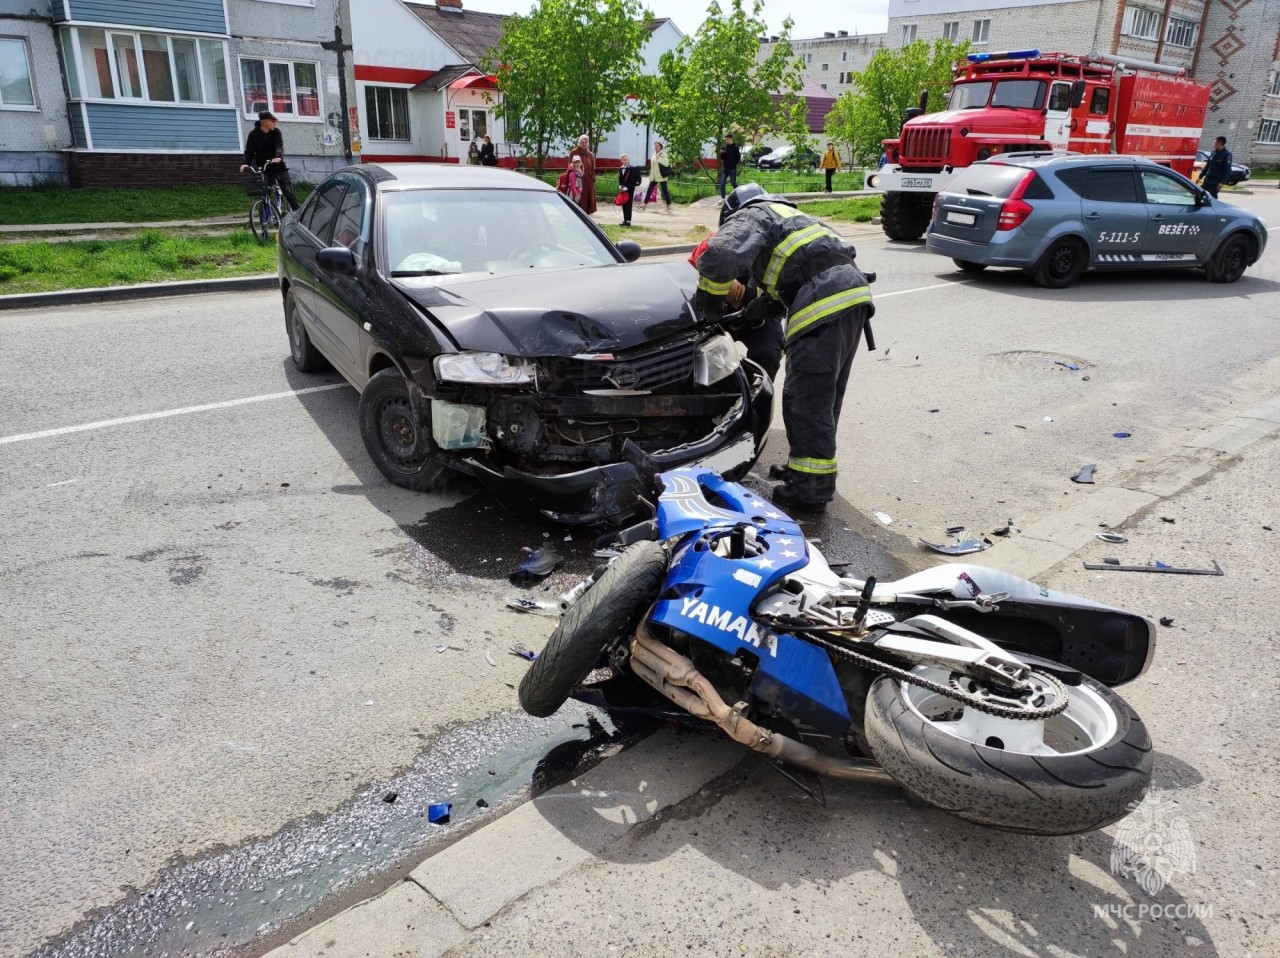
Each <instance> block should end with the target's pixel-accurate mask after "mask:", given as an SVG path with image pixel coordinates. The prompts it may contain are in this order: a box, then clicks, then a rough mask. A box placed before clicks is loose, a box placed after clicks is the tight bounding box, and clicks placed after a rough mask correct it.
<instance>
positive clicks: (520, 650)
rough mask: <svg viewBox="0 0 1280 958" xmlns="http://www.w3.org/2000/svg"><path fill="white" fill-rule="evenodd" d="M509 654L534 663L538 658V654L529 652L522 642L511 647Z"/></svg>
mask: <svg viewBox="0 0 1280 958" xmlns="http://www.w3.org/2000/svg"><path fill="white" fill-rule="evenodd" d="M507 654H508V655H514V656H515V657H516V658H517V659H524V660H525V661H526V662H532V661H533V660H534V659H536V658H537V657H538V653H537V652H531V651H529V650H528V649H526V648H525V647H524V645H523V644H522V643H520V642H517V643H516V644H515V645H513V646H511V648H510V649H508V650H507Z"/></svg>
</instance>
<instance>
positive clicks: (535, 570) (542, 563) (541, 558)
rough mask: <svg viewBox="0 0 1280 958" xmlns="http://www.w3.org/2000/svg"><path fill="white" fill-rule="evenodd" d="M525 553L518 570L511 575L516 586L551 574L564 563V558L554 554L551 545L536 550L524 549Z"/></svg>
mask: <svg viewBox="0 0 1280 958" xmlns="http://www.w3.org/2000/svg"><path fill="white" fill-rule="evenodd" d="M524 551H525V553H526V555H525V557H524V559H523V561H521V563H520V568H518V569H517V570H516V571H515V572H513V573H512V574H511V581H512V582H513V583H514V584H516V585H527V584H529V583H531V582H533V581H535V580H537V579H541V578H544V577H546V576H548V575H550V574H551V571H552V570H553V569H554V568H555V567H556V566H558V565H559V564H560V563H561V562H563V561H564V556H562V555H561V554H560V553H558V552H556V547H555V546H554V545H552V544H551V543H546V544H545V545H543V546H541V547H539V548H537V549H530V548H529V547H528V546H525V547H524Z"/></svg>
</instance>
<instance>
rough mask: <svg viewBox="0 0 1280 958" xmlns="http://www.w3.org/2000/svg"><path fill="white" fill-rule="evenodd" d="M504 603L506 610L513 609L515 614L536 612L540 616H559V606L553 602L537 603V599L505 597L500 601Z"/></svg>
mask: <svg viewBox="0 0 1280 958" xmlns="http://www.w3.org/2000/svg"><path fill="white" fill-rule="evenodd" d="M502 601H503V602H504V603H506V606H507V608H508V609H515V610H516V611H517V612H537V613H540V614H542V615H554V616H559V615H560V606H559V604H558V603H555V602H539V601H538V600H537V599H526V598H525V597H523V596H520V597H516V596H511V595H509V596H507V597H506V598H505V599H503V600H502Z"/></svg>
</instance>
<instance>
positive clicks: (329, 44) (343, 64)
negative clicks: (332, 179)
mask: <svg viewBox="0 0 1280 958" xmlns="http://www.w3.org/2000/svg"><path fill="white" fill-rule="evenodd" d="M340 10H341V3H335V4H334V6H333V15H334V24H333V39H332V40H327V41H325V42H324V43H321V44H320V48H321V49H322V50H330V51H332V52H334V53H336V54H337V55H338V106H339V107H340V108H341V110H342V153H343V156H345V157H346V159H347V164H348V165H350V163H351V120H350V117H349V115H348V113H347V58H346V57H345V56H344V55H343V54H345V53H348V52H350V50H351V44H349V43H343V42H342V21H341V19H340V13H339V11H340Z"/></svg>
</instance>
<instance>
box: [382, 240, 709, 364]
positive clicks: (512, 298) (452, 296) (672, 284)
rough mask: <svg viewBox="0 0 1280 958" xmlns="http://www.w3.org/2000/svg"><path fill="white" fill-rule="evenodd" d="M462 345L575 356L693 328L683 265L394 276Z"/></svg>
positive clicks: (691, 276) (690, 281) (692, 276)
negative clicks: (401, 277) (413, 276)
mask: <svg viewBox="0 0 1280 958" xmlns="http://www.w3.org/2000/svg"><path fill="white" fill-rule="evenodd" d="M393 282H394V283H395V284H396V286H397V288H399V289H400V290H401V292H403V293H404V294H405V295H406V296H408V297H409V298H410V299H411V300H413V302H414V303H416V304H417V305H418V306H419V307H420V308H421V309H423V310H424V311H425V312H426V313H427V314H428V315H429V316H430V317H431V318H432V319H434V320H435V321H436V323H437V324H439V326H440V327H441V328H442V329H443V330H444V331H445V332H446V333H447V334H448V336H449V337H450V338H451V339H452V340H453V342H454V344H455V345H456V346H457V348H459V349H475V350H482V351H485V352H495V353H504V354H506V355H511V356H528V357H537V356H572V355H574V354H575V353H598V352H610V351H613V350H621V349H628V348H630V347H633V346H642V345H644V344H645V343H650V342H654V341H657V340H662V339H667V338H669V337H671V336H672V335H675V334H677V333H680V332H683V331H685V330H689V329H692V328H694V326H695V325H696V324H695V321H694V318H693V311H692V309H691V308H690V305H689V301H690V299H691V298H692V296H693V293H694V290H695V288H696V283H697V273H696V272H695V271H694V269H693V267H692V266H690V265H689V264H688V263H686V262H680V263H646V264H618V265H616V266H595V267H590V268H586V269H530V270H521V271H519V272H510V273H497V274H492V273H485V274H477V273H469V274H464V275H460V276H457V277H449V276H433V277H429V278H427V277H424V278H413V279H397V280H393Z"/></svg>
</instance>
